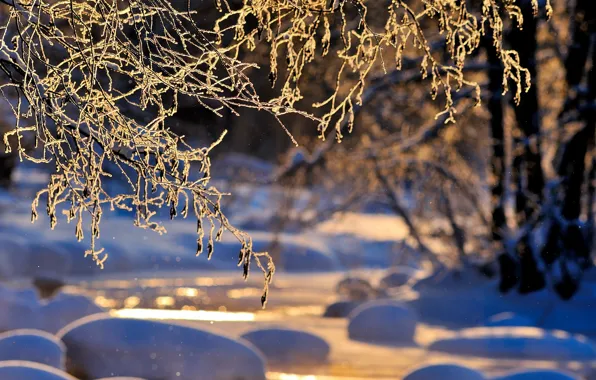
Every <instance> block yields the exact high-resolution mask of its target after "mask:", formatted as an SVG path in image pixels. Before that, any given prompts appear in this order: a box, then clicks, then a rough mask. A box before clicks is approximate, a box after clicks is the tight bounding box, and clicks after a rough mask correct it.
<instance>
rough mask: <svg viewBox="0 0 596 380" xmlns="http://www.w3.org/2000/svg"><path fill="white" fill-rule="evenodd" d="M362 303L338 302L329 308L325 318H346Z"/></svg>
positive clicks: (324, 315) (326, 310)
mask: <svg viewBox="0 0 596 380" xmlns="http://www.w3.org/2000/svg"><path fill="white" fill-rule="evenodd" d="M361 304H362V303H361V302H356V301H337V302H334V303H332V304H331V305H329V306H327V308H326V309H325V313H323V317H325V318H346V317H347V316H348V315H350V313H351V312H352V311H354V309H356V308H357V307H358V306H360V305H361Z"/></svg>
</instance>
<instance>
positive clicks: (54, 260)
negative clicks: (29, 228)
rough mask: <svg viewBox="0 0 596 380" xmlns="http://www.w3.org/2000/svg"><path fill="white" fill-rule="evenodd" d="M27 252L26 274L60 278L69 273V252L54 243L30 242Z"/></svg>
mask: <svg viewBox="0 0 596 380" xmlns="http://www.w3.org/2000/svg"><path fill="white" fill-rule="evenodd" d="M27 252H28V253H29V257H28V266H27V267H26V268H27V275H29V276H31V277H44V278H51V279H62V278H64V277H65V276H66V275H68V274H69V273H70V270H71V267H72V260H71V253H70V252H68V251H67V250H65V249H63V248H62V247H59V246H57V245H56V244H53V243H50V242H44V243H36V242H34V243H30V244H29V246H28V250H27Z"/></svg>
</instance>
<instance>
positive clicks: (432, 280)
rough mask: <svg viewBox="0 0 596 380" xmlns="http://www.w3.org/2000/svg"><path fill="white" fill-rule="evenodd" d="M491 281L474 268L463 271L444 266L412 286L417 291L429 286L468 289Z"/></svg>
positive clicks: (431, 287) (433, 287) (432, 287)
mask: <svg viewBox="0 0 596 380" xmlns="http://www.w3.org/2000/svg"><path fill="white" fill-rule="evenodd" d="M490 282H492V281H491V279H489V278H488V277H486V276H484V275H483V274H481V273H480V272H479V271H478V270H475V269H473V268H465V269H464V270H461V271H458V270H453V269H448V268H444V269H442V270H437V271H436V272H435V273H433V274H431V275H430V276H428V277H426V278H423V279H420V280H418V281H417V282H416V283H415V284H414V285H413V286H412V289H413V290H415V291H422V290H426V289H429V288H430V289H446V288H448V289H462V288H463V289H466V288H474V287H476V286H483V285H485V284H487V283H490Z"/></svg>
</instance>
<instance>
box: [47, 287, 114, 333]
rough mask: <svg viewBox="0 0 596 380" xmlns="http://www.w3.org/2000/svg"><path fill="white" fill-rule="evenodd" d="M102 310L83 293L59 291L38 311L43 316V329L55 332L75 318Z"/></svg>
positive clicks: (101, 311)
mask: <svg viewBox="0 0 596 380" xmlns="http://www.w3.org/2000/svg"><path fill="white" fill-rule="evenodd" d="M104 311H105V310H104V309H102V308H101V307H99V306H97V305H96V304H95V303H94V302H93V301H92V300H90V299H89V298H87V297H85V296H83V295H79V294H68V293H63V292H60V293H58V294H57V295H56V296H54V297H53V298H52V299H50V300H49V301H48V302H47V303H46V304H43V305H42V306H41V310H40V313H41V315H42V317H43V322H44V326H43V328H44V330H46V331H49V332H52V333H56V332H58V330H60V329H61V328H63V327H64V326H66V325H68V324H69V323H71V322H74V321H76V320H77V319H80V318H83V317H86V316H88V315H91V314H96V313H103V312H104Z"/></svg>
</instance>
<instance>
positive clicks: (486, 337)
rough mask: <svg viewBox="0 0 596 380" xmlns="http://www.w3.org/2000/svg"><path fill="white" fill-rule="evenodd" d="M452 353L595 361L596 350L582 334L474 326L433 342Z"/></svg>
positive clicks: (436, 349)
mask: <svg viewBox="0 0 596 380" xmlns="http://www.w3.org/2000/svg"><path fill="white" fill-rule="evenodd" d="M428 349H429V350H435V351H442V352H448V353H450V354H459V355H470V356H484V357H491V358H516V359H522V358H523V359H533V360H577V361H580V360H593V359H596V348H595V346H594V345H593V344H592V342H591V341H590V340H589V339H588V338H586V337H584V336H581V335H571V334H569V333H566V332H564V331H557V330H553V331H547V330H543V329H539V328H535V327H474V328H469V329H464V330H462V331H460V332H458V333H455V334H454V335H453V336H452V337H449V338H444V339H440V340H437V341H435V342H433V343H432V344H431V345H430V346H429V347H428Z"/></svg>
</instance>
